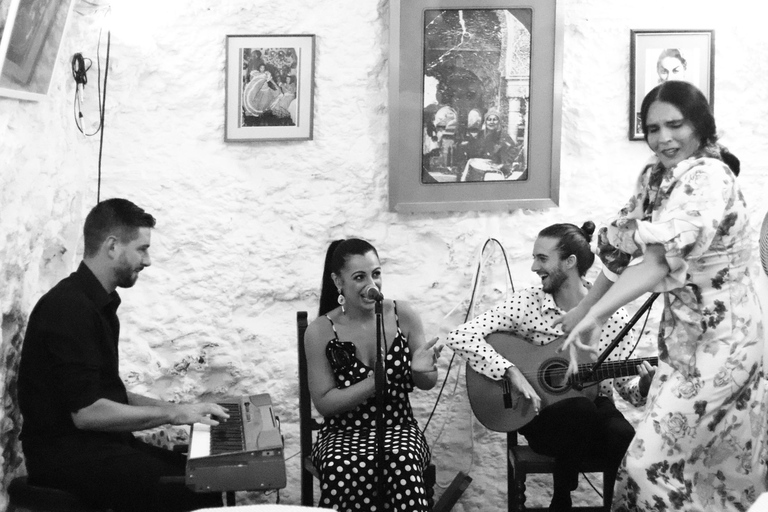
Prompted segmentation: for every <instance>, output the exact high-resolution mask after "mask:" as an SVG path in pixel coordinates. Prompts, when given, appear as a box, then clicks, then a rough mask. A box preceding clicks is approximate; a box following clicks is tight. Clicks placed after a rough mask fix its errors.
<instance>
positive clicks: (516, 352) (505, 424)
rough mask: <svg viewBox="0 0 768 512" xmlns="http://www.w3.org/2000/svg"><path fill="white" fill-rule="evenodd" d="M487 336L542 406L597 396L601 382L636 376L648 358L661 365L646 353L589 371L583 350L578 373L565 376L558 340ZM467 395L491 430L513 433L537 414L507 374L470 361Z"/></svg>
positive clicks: (565, 363) (502, 334)
mask: <svg viewBox="0 0 768 512" xmlns="http://www.w3.org/2000/svg"><path fill="white" fill-rule="evenodd" d="M486 341H487V342H488V344H489V345H491V346H492V347H493V348H494V349H495V350H496V352H498V353H499V354H501V355H502V356H504V357H505V358H506V359H508V360H509V361H512V362H514V364H515V366H517V367H518V368H519V369H520V371H521V372H522V373H523V375H524V376H525V378H526V379H527V380H528V382H529V383H530V384H531V386H533V389H535V390H536V393H538V395H539V397H540V398H541V407H542V409H543V408H544V407H546V406H548V405H551V404H554V403H556V402H559V401H561V400H565V399H566V398H574V397H580V396H586V397H587V398H589V399H590V400H594V399H595V397H596V396H597V392H598V388H599V386H598V383H599V382H600V381H601V380H604V379H611V378H615V377H629V376H632V375H637V365H639V364H640V363H642V362H643V361H648V362H649V363H650V364H651V365H653V366H656V365H657V364H658V358H657V357H644V358H640V359H629V360H626V361H605V362H603V364H602V365H600V367H599V368H598V369H597V370H596V371H595V372H591V368H592V363H591V362H590V361H589V357H590V356H591V354H588V353H584V352H581V351H580V354H582V355H583V357H584V358H585V360H582V361H580V362H579V369H578V373H577V374H575V375H574V376H573V377H572V378H571V379H569V380H566V379H565V372H566V370H567V369H568V354H567V353H566V352H563V353H562V354H558V352H557V349H559V348H560V347H561V346H562V343H560V342H559V341H554V342H552V343H549V344H547V345H543V346H542V345H534V344H533V343H529V342H527V341H525V340H524V339H521V338H519V337H517V336H515V335H513V334H511V333H508V332H495V333H493V334H490V335H488V337H487V338H486ZM467 394H468V395H469V403H470V405H471V406H472V412H474V413H475V416H476V417H477V419H478V420H479V421H480V423H482V424H483V425H485V427H486V428H489V429H490V430H495V431H496V432H510V431H512V430H518V429H519V428H521V427H523V426H525V425H526V424H528V423H529V422H530V421H531V420H533V418H535V417H536V411H535V410H534V409H533V405H532V402H531V401H530V400H527V399H526V398H525V397H524V396H523V395H522V394H520V393H518V392H516V391H512V390H511V386H510V384H509V381H508V380H507V379H506V378H503V379H501V380H492V379H489V378H488V377H486V376H484V375H481V374H480V373H478V372H476V371H475V370H473V369H472V368H470V366H469V364H467Z"/></svg>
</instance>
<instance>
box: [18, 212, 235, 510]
mask: <svg viewBox="0 0 768 512" xmlns="http://www.w3.org/2000/svg"><path fill="white" fill-rule="evenodd" d="M154 225H155V219H154V217H152V215H150V214H149V213H146V212H145V211H144V210H142V209H141V208H139V207H138V206H136V205H135V204H133V203H131V202H130V201H127V200H125V199H108V200H106V201H102V202H101V203H99V204H98V205H96V206H95V207H94V208H93V209H92V210H91V212H90V213H89V214H88V216H87V218H86V220H85V227H84V236H85V253H84V257H83V261H82V263H81V264H80V266H79V268H78V269H77V271H76V272H73V273H72V274H71V275H70V276H69V277H67V278H65V279H63V280H62V281H61V282H59V283H58V284H57V285H56V286H55V287H54V288H53V289H51V290H50V291H49V292H48V293H46V294H45V295H44V296H43V297H42V298H41V299H40V300H39V301H38V303H37V305H36V306H35V308H34V310H33V311H32V314H31V315H30V317H29V325H28V326H27V331H26V335H25V338H24V346H23V348H22V354H21V365H20V369H19V388H18V389H19V391H18V394H19V405H20V407H21V413H22V416H23V419H24V423H23V427H22V432H21V436H20V437H21V441H22V447H23V451H24V456H25V460H26V465H27V470H28V472H29V479H30V483H33V484H38V485H43V486H48V487H55V488H59V489H63V490H66V491H69V492H71V493H73V494H76V495H77V496H79V497H80V498H81V499H82V500H83V501H84V502H85V503H86V504H88V505H91V506H94V507H98V508H100V509H107V508H109V509H112V510H113V511H114V512H151V511H158V512H159V511H186V510H195V509H198V508H204V507H212V506H220V505H221V495H220V494H213V495H211V494H195V493H193V492H192V491H191V490H189V489H187V487H186V486H185V485H184V483H183V480H182V481H181V482H176V483H162V482H161V478H162V477H168V476H172V477H181V476H183V475H184V469H185V464H186V458H185V457H184V455H183V454H179V453H173V452H170V451H168V450H163V449H161V448H158V447H155V446H151V445H148V444H146V443H143V442H141V441H139V440H137V439H135V438H134V437H133V435H132V434H131V432H134V431H138V430H144V429H147V428H152V427H157V426H160V425H185V424H191V423H196V422H201V423H207V424H209V425H217V424H218V421H217V418H218V419H225V418H227V417H228V414H227V413H226V411H225V410H224V409H223V408H221V407H220V406H219V405H217V404H213V403H196V404H186V405H181V404H173V403H169V402H163V401H161V400H156V399H153V398H149V397H145V396H140V395H136V394H133V393H129V392H127V390H126V388H125V385H124V384H123V382H122V380H121V379H120V374H119V371H118V347H117V344H118V339H119V335H120V322H119V320H118V317H117V308H118V306H119V305H120V297H119V295H118V294H117V292H116V291H115V290H116V288H117V287H123V288H129V287H131V286H133V285H134V284H135V283H136V280H137V279H138V276H139V272H141V270H143V269H144V268H145V267H148V266H149V265H150V263H151V262H150V258H149V243H150V230H151V229H152V228H153V227H154Z"/></svg>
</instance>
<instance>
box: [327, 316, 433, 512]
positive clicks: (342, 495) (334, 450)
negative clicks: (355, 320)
mask: <svg viewBox="0 0 768 512" xmlns="http://www.w3.org/2000/svg"><path fill="white" fill-rule="evenodd" d="M395 319H397V304H395ZM328 320H329V321H331V320H330V318H329V319H328ZM331 325H332V326H333V322H331ZM335 332H336V329H335V327H334V333H335ZM344 354H346V355H344ZM326 355H327V356H328V361H329V362H330V363H331V367H332V368H333V372H334V375H335V378H336V386H337V387H338V388H345V387H348V386H351V385H352V384H355V383H357V382H360V381H361V380H363V379H365V378H366V377H367V376H368V373H369V372H370V371H371V370H372V369H371V368H370V367H368V366H367V365H365V364H364V363H363V362H362V361H360V360H359V359H358V358H357V356H356V354H355V345H354V343H352V342H351V341H340V340H339V338H338V336H335V337H334V339H332V340H330V341H329V342H328V345H327V347H326ZM385 369H386V372H387V391H388V396H387V398H386V402H385V408H384V413H383V419H384V422H385V424H386V430H385V436H384V455H385V462H384V478H385V479H386V496H385V500H384V501H385V505H384V510H393V511H394V510H399V511H408V512H422V511H423V512H427V511H428V510H429V509H428V506H427V500H426V489H425V488H424V479H423V476H422V475H423V471H424V469H425V468H426V467H427V465H428V464H429V459H430V453H429V447H428V446H427V442H426V439H425V438H424V435H423V434H422V433H421V430H420V429H419V426H418V424H417V423H416V420H415V419H414V417H413V413H412V411H411V404H410V401H409V399H408V393H410V392H411V391H412V390H413V381H412V379H411V358H410V350H409V348H408V340H407V339H406V337H405V335H404V334H403V333H402V331H401V330H400V324H399V321H398V325H397V335H396V336H395V339H394V340H393V342H392V345H391V346H390V348H389V351H388V353H387V357H386V362H385ZM375 455H376V406H375V398H374V397H371V398H369V399H368V400H366V401H365V402H363V403H362V404H360V405H358V406H357V407H356V408H355V409H354V410H352V411H349V412H346V413H343V414H339V415H336V416H332V417H329V418H326V419H325V422H324V424H323V428H322V429H321V430H320V432H319V434H318V437H317V442H316V443H315V446H314V448H313V449H312V461H313V463H314V464H315V467H317V468H318V470H319V471H320V476H321V495H320V506H323V507H329V508H333V509H335V510H341V511H356V510H362V511H371V512H373V511H376V508H377V507H376V505H375V503H376V499H375V496H376V477H375V474H376V464H375Z"/></svg>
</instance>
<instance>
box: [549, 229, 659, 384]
mask: <svg viewBox="0 0 768 512" xmlns="http://www.w3.org/2000/svg"><path fill="white" fill-rule="evenodd" d="M668 273H669V266H668V265H667V262H666V259H665V257H664V247H663V246H662V245H659V244H652V245H648V246H647V247H646V251H645V255H644V257H643V260H642V261H641V262H640V263H638V264H637V265H632V266H630V267H627V268H626V269H625V270H624V272H622V273H621V275H620V276H619V278H618V280H617V281H616V283H614V285H613V286H611V287H610V288H609V289H608V290H607V291H606V292H605V293H604V294H603V296H602V297H600V299H599V300H597V301H596V302H595V303H594V304H593V305H592V306H591V307H590V308H589V311H588V312H587V313H586V315H585V316H584V317H583V318H582V319H581V320H580V321H579V322H578V324H577V325H576V326H575V327H574V328H573V329H572V330H571V331H570V333H569V334H568V338H567V339H566V340H565V343H564V344H563V350H565V349H566V348H569V347H570V346H571V345H573V346H574V347H576V348H579V349H581V350H593V349H594V346H593V345H594V343H595V341H596V340H597V336H596V334H599V332H600V329H601V328H602V325H603V324H605V322H606V320H607V319H608V318H609V317H610V316H611V314H613V312H614V311H616V310H617V309H619V308H620V307H621V306H624V305H625V304H627V303H629V302H631V301H633V300H635V299H637V298H638V297H640V296H641V295H642V294H643V293H647V292H650V291H652V290H653V289H654V288H655V287H656V285H658V284H659V283H660V282H661V281H662V280H663V279H664V277H665V276H666V275H667V274H668ZM571 355H572V356H574V355H575V354H574V353H573V351H571ZM571 363H572V364H571V368H570V369H569V371H573V370H575V362H574V361H572V362H571Z"/></svg>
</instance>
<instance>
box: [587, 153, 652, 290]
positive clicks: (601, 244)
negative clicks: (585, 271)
mask: <svg viewBox="0 0 768 512" xmlns="http://www.w3.org/2000/svg"><path fill="white" fill-rule="evenodd" d="M653 168H654V166H653V165H652V164H649V165H647V166H646V167H645V168H644V169H643V172H642V173H641V174H640V177H639V178H638V180H637V181H636V182H635V190H634V192H633V194H632V197H630V198H629V201H627V204H626V205H625V206H624V208H622V209H621V210H620V212H619V216H618V217H617V218H616V219H614V220H613V221H611V227H612V228H613V229H612V234H613V237H612V238H611V239H609V237H608V229H609V228H607V227H602V228H600V230H598V232H597V255H598V256H599V258H600V261H602V263H603V273H604V274H605V276H606V277H607V278H608V279H609V280H611V281H616V279H618V276H619V274H621V273H622V272H623V271H624V269H625V268H626V267H627V265H629V263H630V261H632V258H635V257H638V256H640V254H641V253H640V251H639V248H638V247H637V246H636V245H634V244H633V243H632V234H633V233H634V227H635V219H642V218H643V216H644V209H645V208H644V207H645V205H646V204H647V202H648V186H649V180H650V176H651V173H652V171H653ZM622 235H623V236H622Z"/></svg>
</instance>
